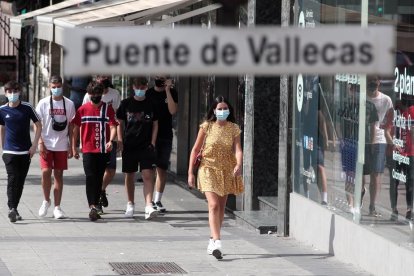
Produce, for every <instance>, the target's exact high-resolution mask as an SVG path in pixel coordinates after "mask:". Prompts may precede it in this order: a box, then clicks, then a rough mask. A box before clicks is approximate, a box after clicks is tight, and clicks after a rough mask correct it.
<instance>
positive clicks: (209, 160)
mask: <svg viewBox="0 0 414 276" xmlns="http://www.w3.org/2000/svg"><path fill="white" fill-rule="evenodd" d="M234 121H235V119H234V112H233V107H232V106H231V105H230V104H229V103H228V102H227V100H226V99H224V97H222V96H218V97H217V98H216V99H215V101H214V103H213V105H212V106H211V108H210V110H209V111H208V113H207V119H206V121H205V122H203V123H202V124H201V125H200V130H199V132H198V136H197V140H196V142H195V144H194V147H193V149H192V151H191V155H190V165H189V168H188V185H189V187H190V188H193V187H195V176H194V166H193V163H194V160H195V158H196V156H197V153H198V152H199V151H200V149H201V148H202V149H203V150H202V159H201V164H200V166H199V168H198V177H197V187H198V188H199V189H200V191H201V192H203V193H205V195H206V198H207V201H208V211H209V217H208V220H209V225H210V241H209V244H208V247H207V253H208V254H211V255H213V256H214V257H216V258H217V259H221V258H222V255H223V253H222V244H221V240H220V229H221V225H222V223H223V219H224V210H225V206H226V202H227V196H228V195H229V194H235V195H237V194H240V193H242V192H243V190H244V187H243V182H242V178H241V170H242V161H243V152H242V149H241V142H240V133H241V130H240V128H239V126H238V125H237V124H235V123H234Z"/></svg>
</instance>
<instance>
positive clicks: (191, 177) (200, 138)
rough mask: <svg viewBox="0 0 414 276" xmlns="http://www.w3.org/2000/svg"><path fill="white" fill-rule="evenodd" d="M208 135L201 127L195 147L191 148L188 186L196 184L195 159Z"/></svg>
mask: <svg viewBox="0 0 414 276" xmlns="http://www.w3.org/2000/svg"><path fill="white" fill-rule="evenodd" d="M205 136H206V134H205V132H204V130H203V129H201V128H200V130H199V131H198V135H197V139H196V141H195V143H194V146H193V149H192V150H191V153H190V161H189V163H188V186H189V187H190V188H192V187H194V186H195V183H194V180H195V179H194V160H195V159H196V156H197V154H198V152H199V151H200V149H201V147H202V146H203V143H204V137H205Z"/></svg>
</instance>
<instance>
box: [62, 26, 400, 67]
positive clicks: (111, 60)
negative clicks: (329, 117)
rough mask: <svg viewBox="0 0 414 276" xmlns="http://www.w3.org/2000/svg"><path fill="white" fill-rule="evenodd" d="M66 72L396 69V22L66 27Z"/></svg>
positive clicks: (64, 44)
mask: <svg viewBox="0 0 414 276" xmlns="http://www.w3.org/2000/svg"><path fill="white" fill-rule="evenodd" d="M63 46H64V48H65V59H64V74H65V75H89V74H130V75H138V74H157V73H169V74H185V75H209V74H214V75H243V74H254V75H280V74H285V73H287V74H295V73H302V74H305V73H313V74H330V75H331V74H337V73H369V74H380V75H381V74H392V73H393V68H394V66H395V53H394V46H395V33H394V29H393V27H392V26H373V27H369V28H361V27H357V26H341V27H338V26H327V27H320V28H315V29H301V28H293V27H292V28H278V27H256V28H245V29H238V28H219V27H217V28H213V29H202V28H194V27H180V28H176V29H157V28H148V27H130V28H129V27H122V28H118V27H107V28H87V29H83V28H82V29H81V28H72V29H67V30H65V34H64V43H63Z"/></svg>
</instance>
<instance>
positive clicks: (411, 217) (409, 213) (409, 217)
mask: <svg viewBox="0 0 414 276" xmlns="http://www.w3.org/2000/svg"><path fill="white" fill-rule="evenodd" d="M405 218H406V219H407V220H413V212H412V211H411V210H410V209H409V210H407V213H405Z"/></svg>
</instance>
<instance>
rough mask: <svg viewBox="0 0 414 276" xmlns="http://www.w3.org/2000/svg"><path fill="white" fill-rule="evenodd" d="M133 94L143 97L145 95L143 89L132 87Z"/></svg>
mask: <svg viewBox="0 0 414 276" xmlns="http://www.w3.org/2000/svg"><path fill="white" fill-rule="evenodd" d="M134 92H135V96H137V97H144V96H145V90H142V89H134Z"/></svg>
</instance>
